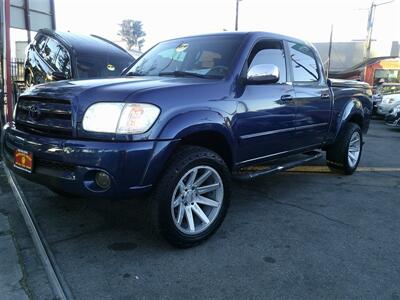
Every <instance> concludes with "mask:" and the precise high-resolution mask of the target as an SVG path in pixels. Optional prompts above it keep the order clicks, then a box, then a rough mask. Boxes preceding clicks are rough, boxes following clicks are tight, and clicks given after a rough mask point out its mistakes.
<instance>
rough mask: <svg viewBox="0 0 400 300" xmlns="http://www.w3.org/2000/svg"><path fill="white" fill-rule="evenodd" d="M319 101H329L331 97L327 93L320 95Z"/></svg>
mask: <svg viewBox="0 0 400 300" xmlns="http://www.w3.org/2000/svg"><path fill="white" fill-rule="evenodd" d="M321 99H327V100H329V99H331V95H329V94H328V93H325V94H322V95H321Z"/></svg>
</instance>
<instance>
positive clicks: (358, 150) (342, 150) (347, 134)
mask: <svg viewBox="0 0 400 300" xmlns="http://www.w3.org/2000/svg"><path fill="white" fill-rule="evenodd" d="M362 147H363V136H362V131H361V128H360V126H358V125H357V124H355V123H347V124H346V125H345V126H344V128H343V130H342V131H341V132H340V133H339V136H338V138H337V140H336V142H335V143H334V144H333V145H332V146H330V147H329V148H328V149H327V151H326V161H327V165H328V167H329V168H330V169H331V170H332V171H335V172H341V173H343V174H345V175H351V174H353V173H354V172H355V171H356V169H357V167H358V164H359V162H360V158H361V154H362Z"/></svg>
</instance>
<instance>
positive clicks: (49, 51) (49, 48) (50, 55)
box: [42, 38, 60, 68]
mask: <svg viewBox="0 0 400 300" xmlns="http://www.w3.org/2000/svg"><path fill="white" fill-rule="evenodd" d="M59 50H60V44H59V43H58V42H57V41H56V40H54V39H52V38H49V40H48V42H47V44H46V46H45V47H44V48H43V51H42V53H43V54H42V56H43V58H44V60H45V61H46V62H47V63H48V64H49V65H50V66H51V67H53V68H55V67H56V57H57V54H58V51H59Z"/></svg>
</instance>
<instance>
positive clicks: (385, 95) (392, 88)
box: [376, 83, 400, 116]
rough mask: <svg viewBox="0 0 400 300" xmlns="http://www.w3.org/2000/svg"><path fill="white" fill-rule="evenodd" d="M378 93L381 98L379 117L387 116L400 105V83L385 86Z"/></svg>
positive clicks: (378, 106) (378, 107)
mask: <svg viewBox="0 0 400 300" xmlns="http://www.w3.org/2000/svg"><path fill="white" fill-rule="evenodd" d="M378 92H379V94H378V95H380V97H381V101H379V102H378V104H377V110H376V113H377V114H378V115H381V116H385V115H387V114H388V113H389V111H390V110H391V109H392V108H393V107H395V106H396V105H398V104H400V84H399V83H391V84H383V86H382V87H381V88H380V89H379V91H378Z"/></svg>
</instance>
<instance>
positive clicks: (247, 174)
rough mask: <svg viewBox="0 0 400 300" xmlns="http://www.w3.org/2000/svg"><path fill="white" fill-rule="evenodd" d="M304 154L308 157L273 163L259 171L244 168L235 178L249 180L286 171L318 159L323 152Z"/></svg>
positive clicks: (235, 174)
mask: <svg viewBox="0 0 400 300" xmlns="http://www.w3.org/2000/svg"><path fill="white" fill-rule="evenodd" d="M304 155H307V157H305V158H301V159H296V160H293V161H289V162H287V163H284V164H276V165H271V166H268V167H264V168H263V169H261V170H257V171H251V170H250V171H246V169H245V168H244V169H242V171H239V172H237V173H234V175H233V178H234V179H236V180H242V181H247V180H251V179H254V178H256V177H259V176H265V175H271V174H274V173H277V172H280V171H284V170H287V169H291V168H294V167H297V166H300V165H303V164H305V163H308V162H310V161H313V160H316V159H318V158H321V157H322V152H320V151H311V152H307V153H304Z"/></svg>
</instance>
